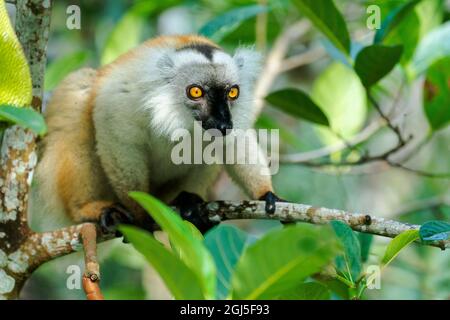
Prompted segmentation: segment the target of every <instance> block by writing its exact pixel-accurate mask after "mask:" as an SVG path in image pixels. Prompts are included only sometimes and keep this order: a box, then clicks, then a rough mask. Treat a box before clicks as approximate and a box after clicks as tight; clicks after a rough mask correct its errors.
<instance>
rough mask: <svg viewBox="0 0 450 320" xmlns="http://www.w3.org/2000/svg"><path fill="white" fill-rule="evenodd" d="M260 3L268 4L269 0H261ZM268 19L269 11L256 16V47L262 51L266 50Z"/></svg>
mask: <svg viewBox="0 0 450 320" xmlns="http://www.w3.org/2000/svg"><path fill="white" fill-rule="evenodd" d="M258 3H259V5H261V6H267V0H259V1H258ZM267 21H268V15H267V12H262V13H260V14H258V15H257V17H256V26H255V33H256V47H257V49H258V50H260V51H261V52H264V51H265V50H266V45H267Z"/></svg>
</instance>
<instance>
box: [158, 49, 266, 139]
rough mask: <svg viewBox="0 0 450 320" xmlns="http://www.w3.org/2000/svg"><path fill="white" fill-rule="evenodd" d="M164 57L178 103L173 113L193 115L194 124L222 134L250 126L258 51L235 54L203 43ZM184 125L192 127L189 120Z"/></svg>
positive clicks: (172, 92) (173, 94)
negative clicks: (199, 124) (196, 122)
mask: <svg viewBox="0 0 450 320" xmlns="http://www.w3.org/2000/svg"><path fill="white" fill-rule="evenodd" d="M244 53H245V54H244ZM164 59H165V61H164V60H163V61H161V64H162V65H161V67H162V69H163V70H165V72H166V75H167V82H168V83H169V85H168V88H167V89H168V90H170V92H171V96H172V99H173V100H174V102H175V105H176V106H174V107H173V109H174V110H173V112H178V113H179V118H186V115H189V116H188V118H189V117H190V119H191V122H192V123H193V122H194V121H198V122H201V124H202V127H203V129H204V130H209V129H216V130H218V132H220V133H221V134H222V135H226V134H228V133H230V132H231V130H232V129H233V128H244V127H246V124H247V123H248V122H249V119H250V118H251V116H252V115H251V111H252V90H253V82H254V80H255V79H256V73H257V70H255V69H257V66H258V65H259V55H258V54H256V53H254V52H253V51H251V50H242V52H241V54H239V52H238V53H237V54H236V55H235V56H234V57H232V56H230V55H228V54H227V53H225V52H223V51H222V50H220V49H218V48H215V47H212V46H208V45H204V44H202V45H191V46H188V47H185V48H181V49H179V50H177V51H175V52H173V53H172V54H171V55H169V56H166V58H164ZM246 59H254V60H257V61H246ZM244 65H246V66H247V67H248V68H244ZM250 69H251V70H250ZM169 70H170V72H169ZM183 114H184V115H183ZM182 126H183V127H185V128H189V127H190V126H189V125H188V124H187V123H184V124H183V125H182Z"/></svg>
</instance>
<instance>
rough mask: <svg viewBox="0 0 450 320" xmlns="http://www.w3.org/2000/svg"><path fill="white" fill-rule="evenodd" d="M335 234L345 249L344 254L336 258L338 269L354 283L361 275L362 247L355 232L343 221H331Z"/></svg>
mask: <svg viewBox="0 0 450 320" xmlns="http://www.w3.org/2000/svg"><path fill="white" fill-rule="evenodd" d="M331 226H332V227H333V230H334V232H335V233H336V235H337V237H338V238H339V240H340V241H341V243H342V245H343V247H344V254H343V255H342V256H338V257H337V258H336V267H337V269H338V270H339V271H340V272H341V273H342V274H344V275H345V277H346V278H347V279H348V280H349V281H350V282H352V283H355V282H356V281H357V280H358V277H359V274H360V273H361V268H362V266H361V247H360V244H359V240H358V238H357V237H356V234H355V232H353V230H352V229H351V228H350V227H349V226H348V225H346V224H345V223H343V222H342V221H338V220H334V221H331Z"/></svg>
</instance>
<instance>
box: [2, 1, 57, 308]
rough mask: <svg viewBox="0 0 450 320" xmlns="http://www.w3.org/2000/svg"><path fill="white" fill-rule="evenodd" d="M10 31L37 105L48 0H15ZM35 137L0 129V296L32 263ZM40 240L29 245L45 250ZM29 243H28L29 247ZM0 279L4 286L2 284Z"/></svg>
mask: <svg viewBox="0 0 450 320" xmlns="http://www.w3.org/2000/svg"><path fill="white" fill-rule="evenodd" d="M16 7H17V10H16V33H17V36H18V38H19V40H20V42H21V45H22V47H23V49H24V53H25V57H26V58H27V60H28V62H29V65H30V70H31V78H32V83H33V98H32V103H31V104H32V106H33V108H35V109H36V110H39V111H40V110H41V107H42V96H43V90H42V88H43V83H44V69H45V64H46V47H47V41H48V35H49V27H50V13H51V10H50V8H51V1H40V0H17V1H16ZM35 149H36V137H35V135H34V134H33V133H31V132H30V131H29V130H26V129H23V128H22V127H20V126H12V127H11V128H8V129H6V130H5V133H4V136H3V143H2V145H1V152H0V235H1V237H0V238H1V241H0V283H1V284H2V290H1V291H0V299H1V298H10V299H11V298H17V297H18V295H19V292H20V289H21V288H22V286H23V284H24V282H25V280H26V279H27V278H28V276H29V273H28V272H30V271H29V270H32V269H33V268H34V267H36V266H33V265H30V261H29V260H39V259H43V255H38V256H37V257H36V258H32V257H33V255H34V251H28V250H27V249H28V248H30V244H32V242H33V240H34V239H35V234H34V233H32V231H31V230H30V229H29V227H28V223H27V207H28V192H29V188H30V185H31V179H32V174H33V170H34V167H35V166H36V162H37V156H36V150H35ZM45 245H46V243H45V242H43V243H42V246H41V247H37V248H35V249H36V250H38V251H39V252H41V253H45V251H46V249H45ZM32 247H33V246H32ZM5 284H6V285H5Z"/></svg>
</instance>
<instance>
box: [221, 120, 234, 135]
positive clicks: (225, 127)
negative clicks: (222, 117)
mask: <svg viewBox="0 0 450 320" xmlns="http://www.w3.org/2000/svg"><path fill="white" fill-rule="evenodd" d="M217 129H218V130H219V131H220V133H221V134H222V136H226V135H227V134H228V133H230V131H231V129H233V123H231V122H229V123H221V124H219V126H218V127H217Z"/></svg>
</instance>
